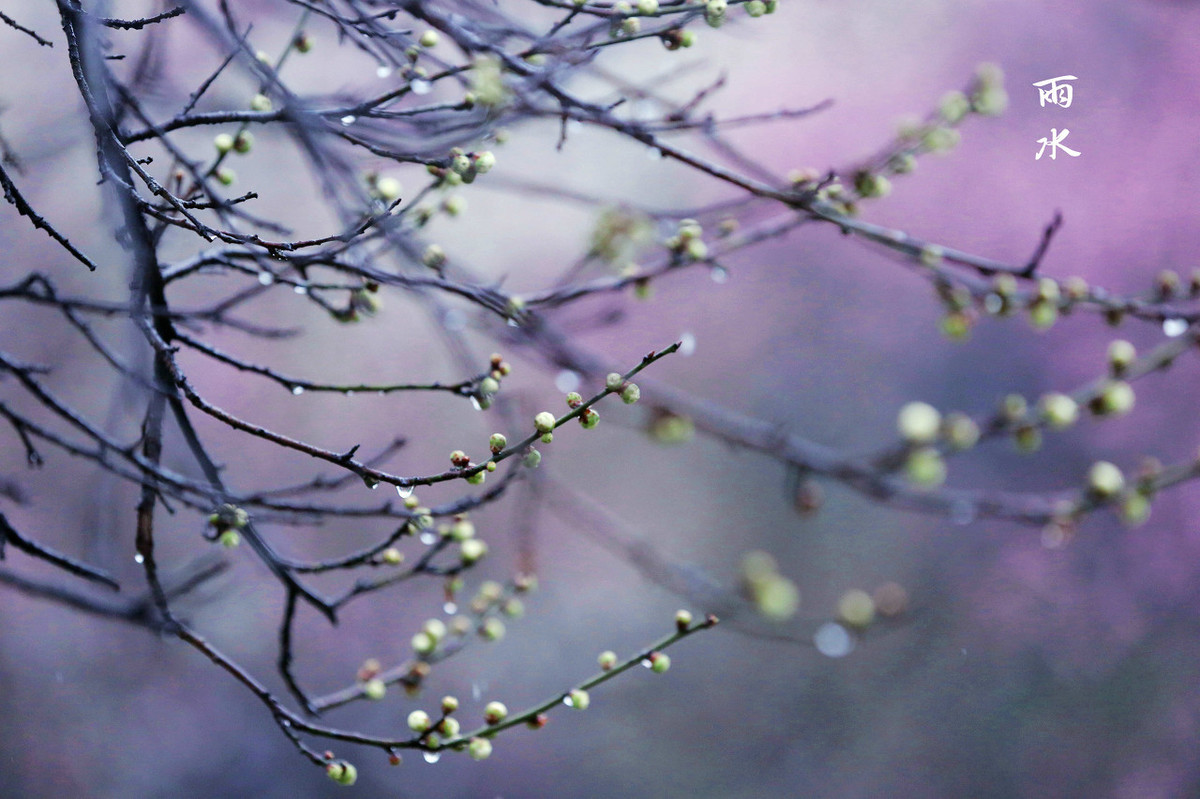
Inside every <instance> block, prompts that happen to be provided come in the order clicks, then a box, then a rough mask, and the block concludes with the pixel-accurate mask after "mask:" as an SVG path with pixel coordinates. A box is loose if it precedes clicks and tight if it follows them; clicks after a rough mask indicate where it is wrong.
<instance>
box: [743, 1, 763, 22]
mask: <svg viewBox="0 0 1200 799" xmlns="http://www.w3.org/2000/svg"><path fill="white" fill-rule="evenodd" d="M746 13H747V14H749V15H750V16H752V17H755V18H757V17H761V16H762V15H763V14H765V13H767V4H766V3H764V2H763V0H750V2H748V3H746Z"/></svg>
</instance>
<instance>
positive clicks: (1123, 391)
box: [1089, 380, 1136, 416]
mask: <svg viewBox="0 0 1200 799" xmlns="http://www.w3.org/2000/svg"><path fill="white" fill-rule="evenodd" d="M1135 399H1136V395H1135V394H1134V393H1133V386H1131V385H1129V384H1128V383H1126V382H1125V381H1124V380H1110V381H1109V382H1108V383H1107V384H1105V386H1104V388H1103V389H1101V390H1100V393H1099V394H1098V395H1096V397H1095V398H1093V399H1092V401H1091V403H1090V405H1089V407H1090V408H1091V409H1092V412H1093V413H1095V414H1097V415H1098V416H1123V415H1124V414H1127V413H1129V412H1130V411H1131V410H1133V403H1134V400H1135Z"/></svg>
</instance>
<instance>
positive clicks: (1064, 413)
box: [1038, 393, 1079, 430]
mask: <svg viewBox="0 0 1200 799" xmlns="http://www.w3.org/2000/svg"><path fill="white" fill-rule="evenodd" d="M1038 409H1039V411H1040V412H1041V416H1042V419H1044V420H1045V422H1046V425H1047V426H1048V427H1050V428H1052V429H1055V430H1061V429H1063V428H1065V427H1070V426H1071V425H1073V424H1075V420H1077V419H1078V418H1079V404H1078V403H1077V402H1075V400H1073V399H1071V398H1070V397H1068V396H1067V395H1066V394H1058V393H1052V394H1046V395H1045V396H1043V397H1042V398H1041V399H1040V400H1039V401H1038Z"/></svg>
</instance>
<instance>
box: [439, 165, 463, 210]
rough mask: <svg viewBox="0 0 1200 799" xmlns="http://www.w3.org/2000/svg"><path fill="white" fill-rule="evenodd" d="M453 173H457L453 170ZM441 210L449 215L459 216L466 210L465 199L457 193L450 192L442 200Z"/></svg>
mask: <svg viewBox="0 0 1200 799" xmlns="http://www.w3.org/2000/svg"><path fill="white" fill-rule="evenodd" d="M454 174H458V173H457V172H455V173H454ZM442 210H443V211H445V212H446V213H447V214H448V215H449V216H459V215H460V214H462V213H463V212H464V211H466V210H467V201H466V200H464V199H463V198H462V197H461V196H459V195H457V194H451V195H450V196H449V197H447V198H446V199H444V200H442Z"/></svg>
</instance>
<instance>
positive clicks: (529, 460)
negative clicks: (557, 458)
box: [522, 447, 542, 469]
mask: <svg viewBox="0 0 1200 799" xmlns="http://www.w3.org/2000/svg"><path fill="white" fill-rule="evenodd" d="M522 462H523V463H524V464H525V466H527V467H528V468H530V469H536V468H537V467H538V466H539V465H540V464H541V462H542V453H540V452H538V451H537V450H536V449H534V448H533V447H530V448H529V451H528V452H526V453H525V457H524V458H523V459H522Z"/></svg>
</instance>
